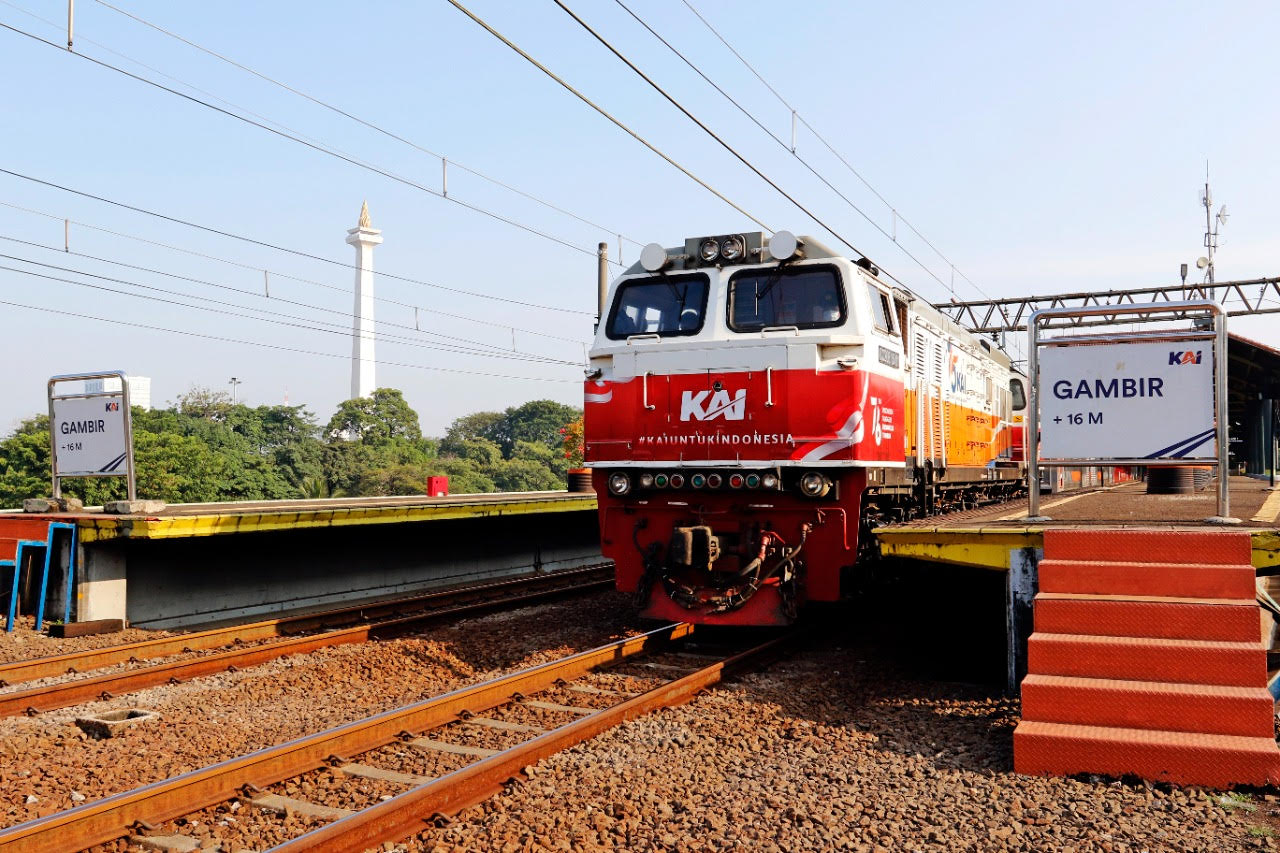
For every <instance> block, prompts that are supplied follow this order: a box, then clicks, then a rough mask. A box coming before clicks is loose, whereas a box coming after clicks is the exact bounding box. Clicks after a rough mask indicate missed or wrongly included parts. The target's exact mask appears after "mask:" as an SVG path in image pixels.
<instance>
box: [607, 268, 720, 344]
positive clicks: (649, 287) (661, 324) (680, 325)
mask: <svg viewBox="0 0 1280 853" xmlns="http://www.w3.org/2000/svg"><path fill="white" fill-rule="evenodd" d="M706 313H707V277H706V276H705V275H684V276H675V275H668V276H661V277H658V278H644V279H634V280H632V281H628V282H624V283H623V284H622V285H621V286H620V287H619V288H618V295H617V296H615V297H614V300H613V310H612V311H611V312H610V313H609V325H608V327H607V328H606V329H605V334H607V335H608V336H609V337H610V338H611V339H613V340H615V341H618V340H626V339H627V338H629V337H631V336H632V335H661V336H662V337H668V336H675V335H696V334H697V333H698V332H699V331H701V330H702V323H703V321H704V320H705V318H706Z"/></svg>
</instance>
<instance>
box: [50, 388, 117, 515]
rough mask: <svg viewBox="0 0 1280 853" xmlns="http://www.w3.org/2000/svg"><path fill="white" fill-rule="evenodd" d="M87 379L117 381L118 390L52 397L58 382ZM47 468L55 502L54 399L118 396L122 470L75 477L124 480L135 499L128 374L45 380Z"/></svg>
mask: <svg viewBox="0 0 1280 853" xmlns="http://www.w3.org/2000/svg"><path fill="white" fill-rule="evenodd" d="M89 379H119V380H120V390H119V391H118V392H117V391H101V392H97V393H93V394H89V393H81V394H55V393H54V386H55V385H57V384H58V383H59V382H78V381H83V380H89ZM48 389H49V453H50V456H49V467H50V471H51V473H52V475H53V497H54V498H55V499H57V498H61V497H62V480H63V479H64V478H63V477H60V476H58V437H57V436H56V435H55V434H54V431H53V423H54V415H53V401H54V399H58V400H74V399H80V400H89V399H93V398H95V397H117V396H119V397H121V401H120V402H121V404H122V405H123V408H124V440H125V470H124V472H120V471H112V472H109V473H92V474H76V475H75V476H76V477H120V476H125V477H128V478H129V480H128V482H129V500H131V501H135V500H137V499H138V490H137V485H136V483H135V480H134V468H133V409H132V408H131V407H130V404H129V374H127V373H125V372H124V371H123V370H103V371H99V372H97V373H67V374H63V375H61V376H51V377H49V385H48Z"/></svg>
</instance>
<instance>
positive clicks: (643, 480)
mask: <svg viewBox="0 0 1280 853" xmlns="http://www.w3.org/2000/svg"><path fill="white" fill-rule="evenodd" d="M640 488H642V489H652V488H653V475H652V474H641V475H640Z"/></svg>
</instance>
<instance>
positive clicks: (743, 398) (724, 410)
mask: <svg viewBox="0 0 1280 853" xmlns="http://www.w3.org/2000/svg"><path fill="white" fill-rule="evenodd" d="M746 416H747V389H746V388H742V389H740V390H738V391H734V392H733V396H732V397H730V396H729V392H728V391H716V392H715V393H714V394H713V393H712V392H711V391H696V392H695V391H685V392H684V394H683V395H681V397H680V420H682V421H687V420H695V421H711V420H715V419H716V418H724V419H725V420H726V421H740V420H742V419H743V418H745V417H746Z"/></svg>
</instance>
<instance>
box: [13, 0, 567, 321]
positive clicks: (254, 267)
mask: <svg viewBox="0 0 1280 853" xmlns="http://www.w3.org/2000/svg"><path fill="white" fill-rule="evenodd" d="M0 2H4V0H0ZM0 207H7V208H10V209H11V210H19V211H22V212H23V213H30V214H32V215H34V216H43V217H45V218H46V219H52V220H55V221H57V222H62V223H65V224H66V225H67V226H70V225H75V226H77V227H79V228H87V229H89V230H91V231H98V232H100V233H102V234H109V235H110V236H112V237H119V238H121V239H124V240H133V241H136V242H138V243H143V244H145V245H148V246H157V247H159V248H161V249H168V250H170V251H173V252H180V253H182V254H185V255H190V256H192V257H196V258H203V259H204V260H209V261H216V262H218V263H221V264H226V265H228V266H232V267H237V268H239V269H243V270H251V271H253V272H255V273H257V272H263V273H270V275H271V276H273V277H275V278H283V279H287V280H289V281H296V282H300V283H302V284H309V285H313V286H315V287H320V288H323V289H325V290H333V291H337V292H339V293H343V294H347V295H349V294H350V293H351V288H350V287H342V286H340V285H336V284H332V283H330V282H324V281H316V280H315V279H311V278H304V277H302V276H297V275H292V274H290V273H286V272H281V271H280V270H278V269H274V268H268V269H264V268H263V267H262V265H261V264H247V263H244V262H242V261H236V260H232V259H231V258H224V257H221V256H219V255H211V254H209V253H207V252H198V251H196V250H195V249H188V248H186V247H184V246H175V245H173V244H172V243H165V242H162V241H159V240H152V239H149V238H147V237H142V236H140V235H138V234H129V233H127V232H124V231H116V230H113V229H111V228H104V227H103V226H101V225H94V224H92V223H89V222H84V221H82V220H79V219H72V218H70V217H66V216H59V215H58V214H55V213H49V212H48V211H45V210H36V209H35V208H33V207H24V206H23V205H20V204H14V203H13V202H8V201H4V200H0ZM63 251H70V247H69V246H67V247H65V248H64V249H63ZM71 254H75V253H74V252H72V253H71ZM85 257H91V256H88V255H86V256H85ZM101 260H104V261H106V262H107V263H115V261H112V260H110V259H108V258H104V259H101ZM161 274H162V275H164V274H165V273H161ZM378 275H384V273H381V272H380V273H378ZM373 299H374V301H375V302H378V303H381V304H384V305H395V306H397V307H400V308H408V309H411V310H413V311H415V312H418V311H421V312H423V313H427V314H435V315H438V316H441V317H448V318H450V319H453V320H462V321H465V322H468V323H475V324H477V325H480V326H491V327H493V328H497V329H503V330H504V331H506V330H512V331H517V332H520V333H521V334H525V335H533V336H535V337H539V338H547V339H550V340H553V341H563V342H565V343H571V344H575V345H581V344H582V343H584V342H583V340H582V339H581V338H568V337H564V336H563V335H552V334H549V333H547V332H542V331H539V330H537V329H529V328H525V327H524V326H513V325H511V324H510V323H500V322H498V321H496V320H484V319H481V318H479V317H471V316H467V315H466V314H453V313H450V312H448V311H441V310H440V309H438V308H428V307H426V306H424V305H415V304H413V303H411V302H402V301H400V300H398V299H392V298H391V297H388V296H376V295H375V296H374V297H373ZM380 322H385V321H380ZM414 328H418V327H417V326H415V327H414ZM431 334H440V333H438V332H432V333H431ZM446 337H448V336H446ZM464 340H465V339H464Z"/></svg>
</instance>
